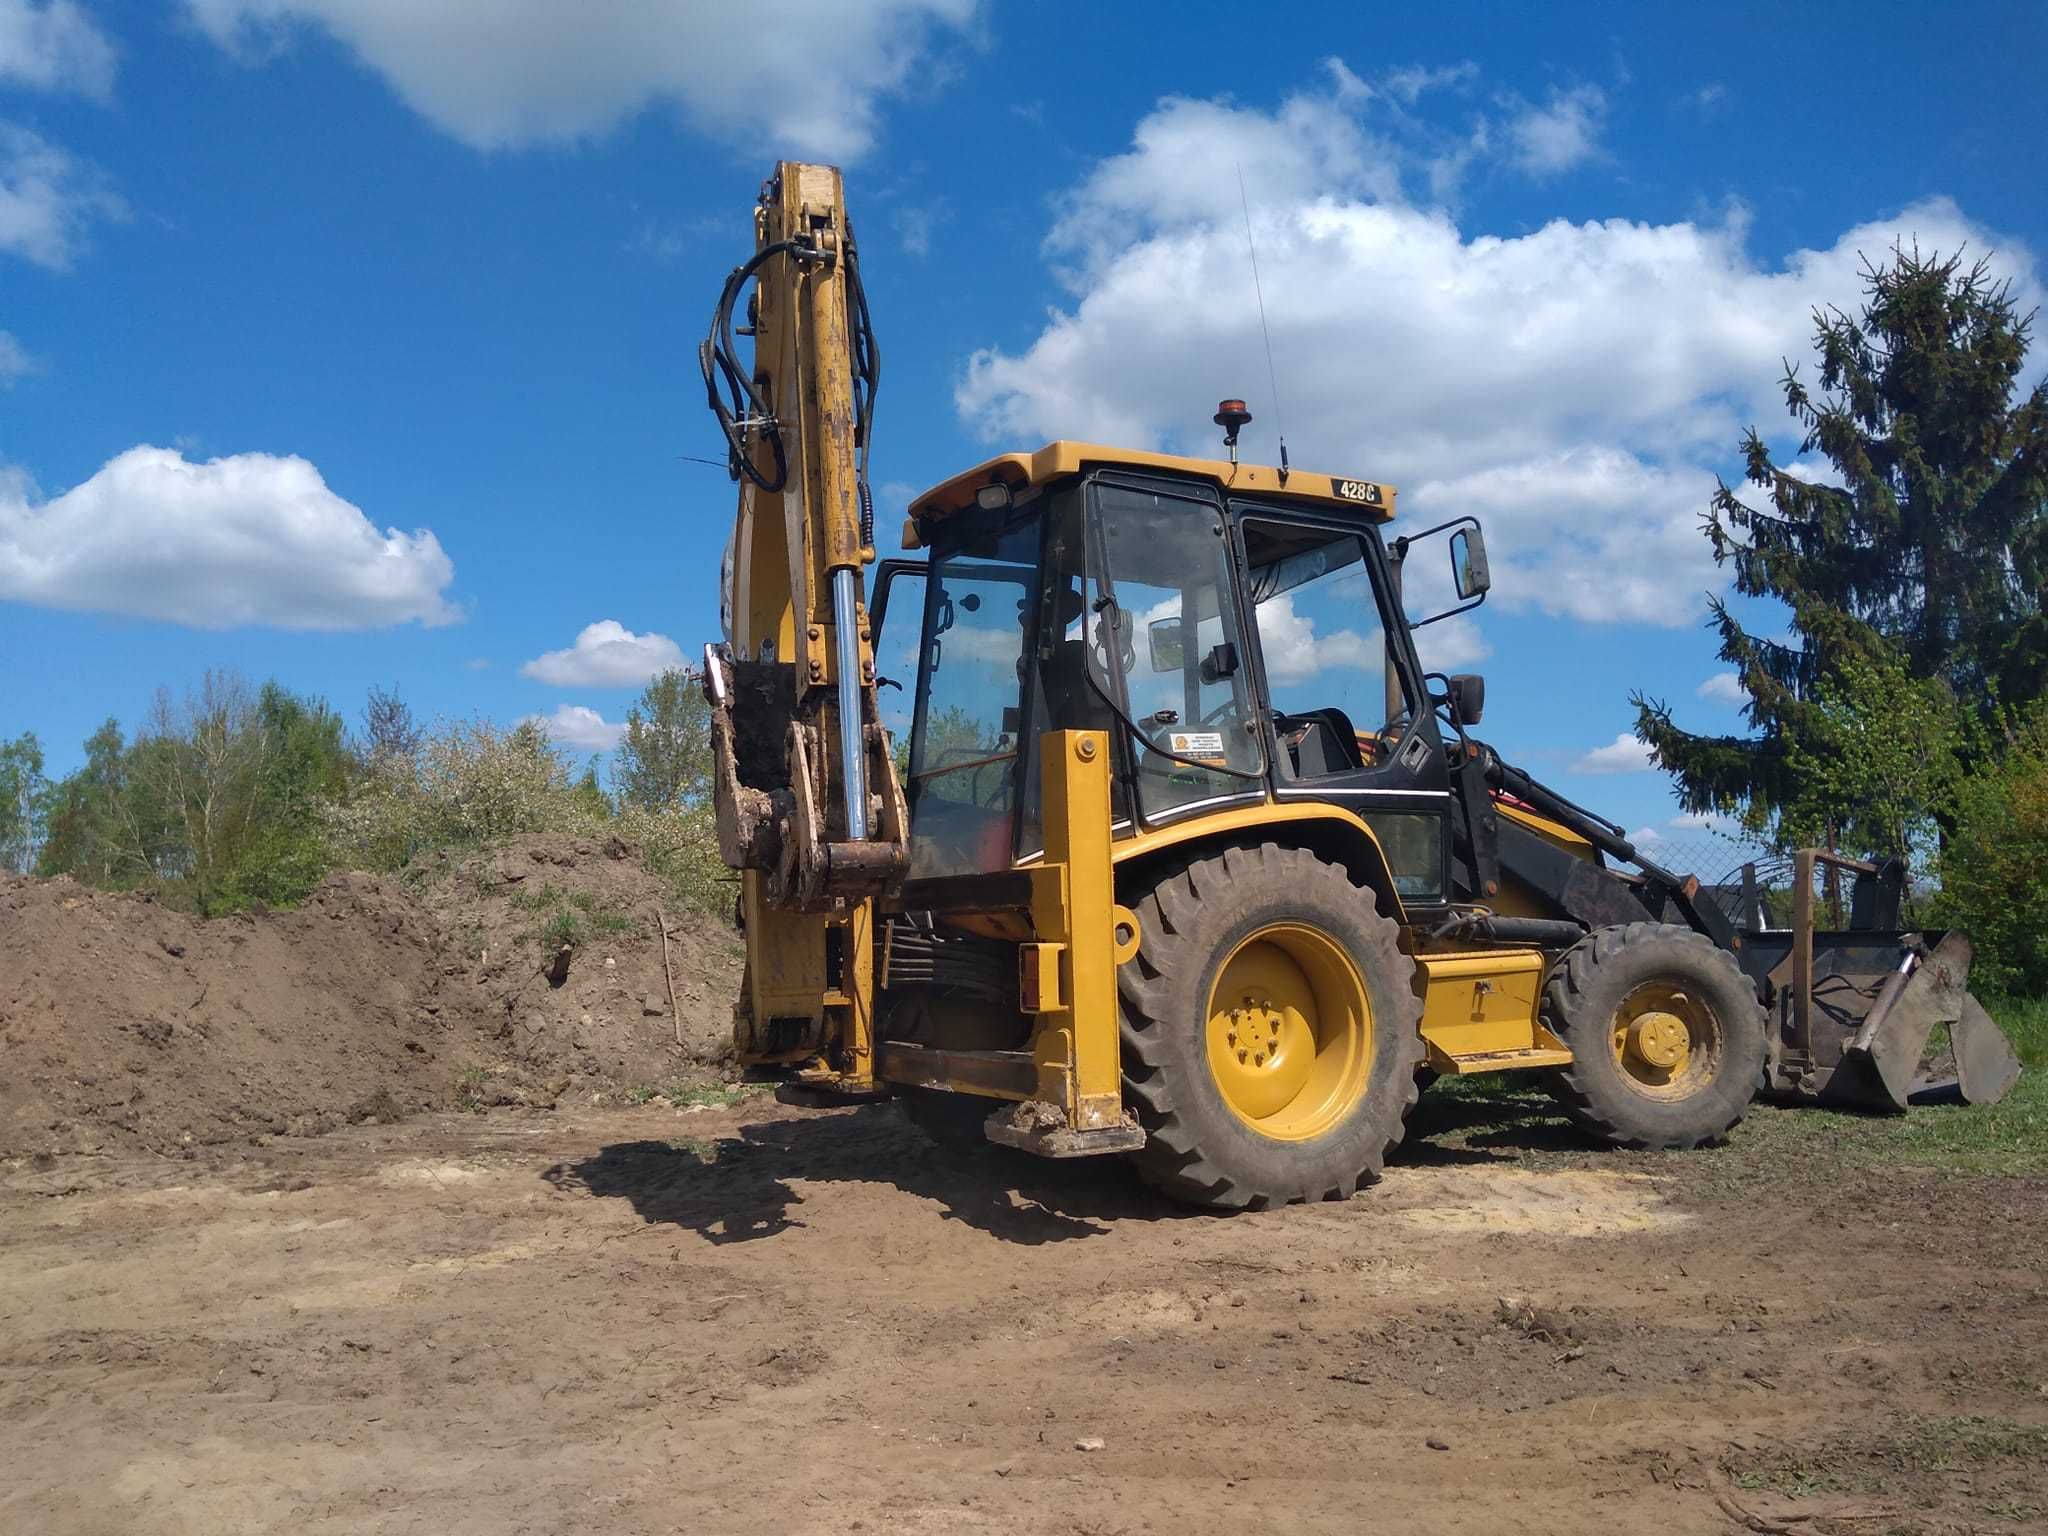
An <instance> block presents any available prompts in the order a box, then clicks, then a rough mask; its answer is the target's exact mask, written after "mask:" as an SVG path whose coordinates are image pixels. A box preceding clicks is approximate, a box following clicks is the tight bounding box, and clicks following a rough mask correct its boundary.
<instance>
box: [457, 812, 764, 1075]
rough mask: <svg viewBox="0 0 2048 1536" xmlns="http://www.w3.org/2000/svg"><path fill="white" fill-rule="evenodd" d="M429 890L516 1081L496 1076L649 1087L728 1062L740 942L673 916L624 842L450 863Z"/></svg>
mask: <svg viewBox="0 0 2048 1536" xmlns="http://www.w3.org/2000/svg"><path fill="white" fill-rule="evenodd" d="M422 884H423V889H422V893H421V900H422V902H423V904H424V905H425V907H426V909H427V910H428V911H429V912H430V913H432V914H433V916H434V917H435V918H436V919H437V920H438V921H439V922H440V924H441V925H442V927H443V929H444V931H445V932H446V933H447V935H448V939H449V942H450V943H452V944H454V945H455V946H457V947H458V949H459V950H460V952H461V954H462V956H463V962H464V965H465V967H466V974H467V975H468V976H469V978H470V980H471V984H472V987H473V988H474V990H475V992H476V993H477V994H478V995H479V996H480V997H481V998H482V999H483V1000H484V1002H483V1006H484V1007H485V1008H486V1009H487V1010H489V1011H491V1012H492V1013H493V1016H494V1022H495V1023H496V1024H497V1025H498V1026H499V1027H500V1028H501V1030H502V1040H503V1046H504V1049H503V1052H502V1056H503V1062H502V1063H501V1065H502V1066H504V1067H505V1068H507V1069H508V1071H506V1072H504V1073H500V1074H498V1075H499V1076H503V1077H510V1078H515V1079H516V1078H518V1077H519V1076H520V1075H521V1073H524V1074H525V1075H526V1076H527V1077H531V1076H532V1075H533V1073H534V1072H536V1071H541V1072H546V1071H549V1070H573V1071H578V1072H580V1073H581V1074H582V1075H584V1076H587V1077H590V1078H593V1079H600V1080H603V1081H606V1082H609V1083H611V1084H613V1085H617V1086H619V1087H622V1088H626V1089H633V1088H650V1087H661V1086H664V1085H666V1084H669V1083H672V1082H674V1081H676V1080H677V1079H678V1078H682V1079H684V1080H688V1079H689V1078H690V1077H691V1076H692V1075H693V1074H694V1075H697V1076H701V1075H703V1072H704V1070H705V1069H707V1068H711V1067H716V1066H719V1065H722V1064H723V1063H724V1062H725V1061H726V1060H727V1058H728V1057H729V1055H730V1053H731V1049H732V1005H733V999H734V997H735V996H736V995H737V993H738V989H739V978H740V970H741V966H742V964H743V962H744V960H745V957H746V955H745V950H744V948H743V947H742V945H741V943H740V939H739V936H738V934H736V933H734V932H733V930H732V929H730V928H728V927H727V926H726V925H725V924H723V923H720V922H717V921H714V920H710V919H707V918H705V917H703V916H702V915H700V914H697V913H692V912H683V911H678V910H677V909H676V907H675V898H674V896H673V895H672V894H671V893H670V892H669V889H668V887H667V886H666V884H665V883H664V882H663V881H662V880H661V879H660V878H659V877H657V876H656V875H654V874H652V873H650V872H649V871H648V870H647V869H646V867H645V866H644V865H642V864H641V863H640V862H639V860H638V858H637V857H636V854H635V850H634V849H632V848H631V847H629V846H628V845H626V844H624V843H619V842H610V843H604V844H600V843H597V842H593V841H590V840H588V839H581V838H568V837H560V836H535V837H523V838H517V839H514V840H512V841H509V842H506V843H504V844H501V845H499V846H497V847H494V848H491V849H488V850H485V851H483V852H479V853H472V854H468V855H466V856H463V857H461V858H457V859H451V860H449V861H447V862H446V863H444V864H443V865H442V866H441V867H440V868H438V869H436V870H433V871H432V872H430V873H429V874H428V875H427V876H426V878H425V879H424V881H423V882H422ZM664 922H666V924H667V926H668V930H669V939H668V944H667V951H668V953H667V957H666V967H664V958H663V953H662V951H663V944H662V937H661V928H662V924H663V923H664ZM565 946H566V949H567V953H566V954H565V953H564V948H565ZM671 978H673V982H674V1003H673V1005H671V1002H670V991H669V988H670V979H671ZM498 1086H499V1085H498V1084H496V1083H493V1084H489V1085H482V1086H481V1087H480V1089H479V1091H480V1092H483V1093H485V1094H486V1095H488V1094H489V1093H490V1092H493V1091H496V1089H497V1087H498Z"/></svg>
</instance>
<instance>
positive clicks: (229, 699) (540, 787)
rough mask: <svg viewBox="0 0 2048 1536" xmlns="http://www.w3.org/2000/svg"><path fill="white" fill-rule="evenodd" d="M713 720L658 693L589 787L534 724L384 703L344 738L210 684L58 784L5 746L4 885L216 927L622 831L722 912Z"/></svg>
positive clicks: (19, 743) (683, 693) (377, 692)
mask: <svg viewBox="0 0 2048 1536" xmlns="http://www.w3.org/2000/svg"><path fill="white" fill-rule="evenodd" d="M707 707H708V706H707V705H706V704H705V702H704V699H703V696H702V693H701V691H700V690H699V688H698V687H697V684H696V680H695V678H694V677H692V676H691V675H690V674H688V673H687V672H684V671H671V672H666V673H663V674H661V675H660V676H658V677H656V678H654V679H653V680H652V681H651V682H650V683H649V684H648V686H647V688H646V690H645V691H644V692H643V693H642V694H641V695H640V697H639V699H638V700H637V701H636V702H635V703H634V704H633V706H632V707H631V708H630V709H629V710H628V712H627V717H626V731H625V736H624V739H623V740H622V741H621V743H620V746H619V748H618V750H617V751H616V752H615V753H613V754H611V756H610V758H609V760H608V761H605V762H603V763H602V765H600V762H599V761H597V760H593V761H591V762H590V763H588V764H586V765H584V766H583V768H582V769H581V771H580V773H579V772H578V771H577V770H576V769H575V768H574V767H573V765H572V764H571V763H570V762H569V761H568V760H567V759H566V758H565V757H564V756H563V755H562V754H561V753H559V752H558V751H557V750H556V749H555V748H554V747H553V746H552V745H551V743H550V742H549V740H548V738H547V736H546V733H545V732H544V731H543V730H541V728H540V727H539V726H537V725H535V724H533V723H531V722H525V723H522V724H519V725H516V726H513V727H511V728H510V729H500V728H498V727H495V726H492V725H490V724H489V723H488V722H480V721H455V722H440V723H438V724H436V725H434V726H432V727H428V726H424V725H422V724H421V723H420V722H419V721H418V720H417V719H416V718H415V717H414V714H413V711H412V709H411V707H410V706H409V705H408V704H406V703H405V701H404V700H403V699H402V698H401V697H400V696H399V694H398V693H397V691H396V690H395V689H384V688H372V689H371V690H370V692H369V695H368V697H367V699H366V700H365V702H364V705H363V708H362V710H361V712H360V714H359V715H358V717H357V719H356V721H355V722H354V723H351V722H349V721H347V720H346V719H345V718H344V717H343V716H342V715H341V713H340V712H339V711H337V710H335V709H334V708H333V707H332V706H330V705H329V704H328V703H327V702H326V701H325V700H323V699H318V698H313V697H310V696H307V695H303V694H298V693H294V692H293V691H291V690H290V689H288V688H286V687H285V686H284V685H283V684H281V683H279V682H277V681H275V680H272V681H268V682H265V683H263V684H262V685H261V686H260V687H252V686H250V684H249V683H248V682H247V681H245V680H244V679H243V678H242V677H240V676H239V675H238V674H236V673H233V672H228V671H213V672H208V673H207V674H206V675H205V677H204V678H203V679H202V680H201V682H200V683H199V684H198V686H196V687H194V688H192V689H190V690H188V691H187V692H186V693H184V694H183V695H182V696H180V695H174V694H173V693H172V692H171V691H170V690H169V689H168V688H161V689H159V690H158V691H157V693H156V696H155V698H154V700H153V702H152V703H151V705H150V707H149V708H148V710H147V711H146V713H145V714H144V717H143V719H142V722H141V723H140V724H139V725H138V726H136V727H135V729H134V730H133V731H132V732H129V731H124V729H123V728H122V726H121V724H120V722H119V721H118V720H114V719H109V720H107V721H106V722H105V723H104V724H103V725H101V726H100V727H99V729H98V730H96V731H94V732H93V734H92V735H91V736H89V737H88V738H87V739H86V741H85V743H84V759H85V760H84V762H83V763H82V764H81V765H80V766H79V767H78V768H76V769H75V770H73V771H72V772H71V773H68V774H65V775H64V776H62V777H60V778H54V779H53V778H50V777H48V776H47V775H46V774H45V771H44V769H45V761H46V760H45V756H44V752H43V748H42V744H41V743H40V742H39V741H38V740H37V738H36V737H35V735H34V734H33V733H24V734H23V735H21V736H19V737H17V738H15V739H14V740H12V741H5V742H0V867H4V868H6V869H7V870H9V871H11V872H13V873H16V874H35V875H39V876H44V877H48V876H55V875H70V876H71V877H73V878H74V879H77V880H80V881H82V882H84V883H86V884H89V885H93V886H97V887H100V888H102V889H107V890H147V891H150V892H152V893H154V894H156V895H158V896H159V897H160V898H162V899H164V900H166V901H167V902H169V903H171V904H173V905H176V906H179V907H182V908H186V909H189V910H192V911H195V912H199V913H202V914H205V915H209V916H212V915H218V914H221V913H225V912H233V911H239V910H244V909H247V908H249V907H252V906H256V905H258V904H266V905H272V906H286V905H290V904H291V903H293V902H295V901H298V900H300V899H302V898H303V897H304V896H305V895H306V894H307V893H308V892H310V891H311V890H312V889H313V887H314V886H315V885H317V884H318V883H319V882H320V880H321V879H323V878H324V877H325V876H326V874H327V873H328V872H329V871H330V870H332V869H334V868H336V867H339V866H355V867H366V868H374V869H395V868H401V867H403V866H404V865H405V864H407V863H408V862H409V861H411V860H412V859H414V858H416V857H417V856H418V855H419V854H421V853H422V852H426V851H430V850H434V849H439V848H446V847H450V846H456V845H460V844H463V843H474V842H480V841H483V840H486V839H488V838H490V837H493V836H500V835H505V834H508V833H513V832H520V831H545V830H556V829H569V828H593V827H596V826H598V825H601V824H606V823H611V822H618V821H621V820H624V821H627V822H630V823H631V824H632V827H633V829H634V830H635V831H636V832H637V833H639V834H641V835H642V836H643V838H644V839H646V840H648V843H649V851H650V853H651V854H653V855H654V856H655V857H657V858H666V859H667V860H668V862H669V864H670V866H671V868H670V872H671V873H673V874H674V875H675V876H676V877H677V880H678V883H679V884H683V885H685V886H686V887H687V889H686V894H687V895H689V896H690V897H692V898H693V899H696V900H697V901H698V904H699V905H705V906H707V907H715V906H716V905H718V903H717V901H716V900H715V898H714V893H712V892H710V891H709V889H708V887H709V885H710V884H711V883H713V882H714V881H715V879H716V877H715V875H714V874H713V873H712V870H711V868H710V862H709V861H710V860H712V859H714V858H715V852H714V851H713V850H712V849H711V848H710V842H709V831H708V809H707V807H706V800H707V798H708V795H709V789H710V745H709V728H708V716H707V714H706V710H707ZM601 766H602V770H603V771H602V773H601V772H600V767H601ZM654 818H666V824H662V825H657V824H656V822H655V820H654Z"/></svg>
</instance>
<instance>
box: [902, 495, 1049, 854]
mask: <svg viewBox="0 0 2048 1536" xmlns="http://www.w3.org/2000/svg"><path fill="white" fill-rule="evenodd" d="M1037 505H1038V504H1037V503H1036V502H1033V503H1029V504H1027V505H1025V506H1022V507H1014V508H1005V509H1003V510H1001V511H998V512H984V511H982V510H981V509H979V508H974V509H971V510H969V511H966V512H963V513H961V514H959V515H958V516H956V517H953V518H950V519H948V520H947V521H946V523H945V524H943V525H942V526H941V529H940V532H939V534H938V536H937V538H936V539H935V540H934V543H933V548H932V557H931V563H930V566H929V567H928V572H927V576H926V581H925V608H924V626H923V631H922V638H923V644H922V652H921V654H920V655H919V657H918V665H917V697H916V719H915V724H914V726H913V728H912V731H911V744H910V775H909V780H910V782H909V786H908V800H909V803H910V824H911V834H910V873H911V876H912V878H914V879H928V878H931V877H934V876H940V875H960V874H973V873H980V872H985V871H988V870H994V869H1007V868H1008V867H1009V866H1010V862H1011V850H1012V840H1013V836H1014V830H1015V823H1014V816H1013V813H1014V810H1015V806H1016V787H1017V773H1016V768H1017V754H1018V737H1019V734H1020V714H1019V707H1018V705H1019V698H1020V696H1021V691H1022V684H1021V679H1022V676H1023V671H1024V656H1025V624H1026V620H1027V617H1028V615H1029V614H1030V611H1031V595H1032V586H1033V582H1034V579H1035V578H1036V576H1037V573H1038V512H1037Z"/></svg>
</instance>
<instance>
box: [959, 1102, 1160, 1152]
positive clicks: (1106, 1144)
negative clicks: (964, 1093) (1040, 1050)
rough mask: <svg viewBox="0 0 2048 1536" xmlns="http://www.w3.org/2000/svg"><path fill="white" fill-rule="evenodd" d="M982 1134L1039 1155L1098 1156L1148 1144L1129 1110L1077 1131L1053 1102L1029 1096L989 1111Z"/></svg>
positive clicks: (1022, 1150)
mask: <svg viewBox="0 0 2048 1536" xmlns="http://www.w3.org/2000/svg"><path fill="white" fill-rule="evenodd" d="M982 1134H983V1135H984V1136H986V1137H988V1139H989V1140H990V1141H992V1142H994V1143H996V1145H998V1146H1003V1147H1015V1148H1017V1150H1018V1151H1020V1152H1029V1153H1032V1154H1033V1155H1034V1156H1037V1157H1097V1156H1100V1155H1101V1154H1103V1153H1106V1152H1136V1151H1138V1150H1139V1149H1140V1148H1142V1147H1143V1146H1144V1145H1145V1130H1144V1127H1143V1126H1141V1125H1139V1124H1138V1121H1137V1118H1136V1117H1135V1116H1134V1115H1132V1114H1131V1112H1130V1111H1129V1110H1125V1111H1124V1117H1123V1120H1122V1121H1121V1122H1120V1123H1119V1124H1116V1125H1105V1126H1102V1127H1099V1128H1098V1129H1095V1130H1087V1131H1077V1130H1075V1129H1074V1128H1073V1127H1072V1126H1070V1125H1068V1124H1067V1117H1066V1116H1065V1115H1064V1114H1063V1113H1061V1112H1060V1110H1058V1109H1057V1108H1055V1107H1054V1106H1052V1105H1050V1104H1044V1103H1040V1102H1038V1101H1037V1100H1026V1101H1025V1102H1024V1103H1021V1104H1010V1105H1006V1106H1005V1107H1004V1108H1002V1109H999V1110H997V1111H996V1112H995V1113H994V1114H992V1115H990V1116H989V1117H988V1119H987V1120H986V1121H984V1122H983V1124H982Z"/></svg>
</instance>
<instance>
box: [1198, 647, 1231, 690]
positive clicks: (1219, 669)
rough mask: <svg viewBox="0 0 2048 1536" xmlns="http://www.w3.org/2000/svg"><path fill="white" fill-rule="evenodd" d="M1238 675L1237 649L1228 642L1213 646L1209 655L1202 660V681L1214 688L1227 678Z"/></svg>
mask: <svg viewBox="0 0 2048 1536" xmlns="http://www.w3.org/2000/svg"><path fill="white" fill-rule="evenodd" d="M1236 674H1237V647H1236V646H1234V645H1232V644H1231V643H1230V642H1229V641H1228V640H1226V641H1224V642H1223V643H1222V644H1221V645H1217V646H1211V647H1210V648H1209V654H1208V655H1206V656H1204V657H1203V658H1202V681H1203V682H1205V683H1207V684H1209V686H1211V687H1212V688H1213V687H1214V686H1215V685H1216V684H1218V683H1220V682H1222V681H1223V679H1225V678H1226V677H1234V676H1236Z"/></svg>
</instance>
